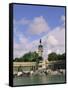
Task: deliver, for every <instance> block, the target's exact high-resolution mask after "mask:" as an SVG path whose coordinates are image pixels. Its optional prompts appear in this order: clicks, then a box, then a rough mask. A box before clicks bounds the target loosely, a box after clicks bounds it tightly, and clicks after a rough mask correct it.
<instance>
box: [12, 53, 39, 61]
mask: <svg viewBox="0 0 68 90" xmlns="http://www.w3.org/2000/svg"><path fill="white" fill-rule="evenodd" d="M38 57H39V56H38V53H36V52H28V53H26V54H24V55H23V56H22V57H20V58H15V60H14V61H16V62H32V61H36V59H38Z"/></svg>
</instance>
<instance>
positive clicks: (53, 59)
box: [48, 52, 66, 61]
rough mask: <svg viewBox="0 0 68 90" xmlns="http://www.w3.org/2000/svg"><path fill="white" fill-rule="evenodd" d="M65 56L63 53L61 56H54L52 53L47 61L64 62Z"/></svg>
mask: <svg viewBox="0 0 68 90" xmlns="http://www.w3.org/2000/svg"><path fill="white" fill-rule="evenodd" d="M65 56H66V55H65V53H63V54H56V53H54V52H52V53H50V54H49V55H48V60H49V61H55V60H65V59H66V57H65Z"/></svg>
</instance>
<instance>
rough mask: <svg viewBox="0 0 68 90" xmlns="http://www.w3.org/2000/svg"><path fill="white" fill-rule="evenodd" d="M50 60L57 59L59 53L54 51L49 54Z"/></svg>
mask: <svg viewBox="0 0 68 90" xmlns="http://www.w3.org/2000/svg"><path fill="white" fill-rule="evenodd" d="M48 60H49V61H54V60H57V54H56V53H54V52H52V53H50V54H49V55H48Z"/></svg>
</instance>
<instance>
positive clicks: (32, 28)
mask: <svg viewBox="0 0 68 90" xmlns="http://www.w3.org/2000/svg"><path fill="white" fill-rule="evenodd" d="M49 29H50V28H49V26H48V24H47V21H46V20H45V19H44V17H43V16H39V17H35V18H34V19H33V21H32V22H31V24H30V25H29V29H28V32H29V33H30V34H32V35H39V34H42V33H44V32H46V31H48V30H49Z"/></svg>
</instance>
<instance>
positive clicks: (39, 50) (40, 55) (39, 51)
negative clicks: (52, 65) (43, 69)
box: [38, 39, 43, 57]
mask: <svg viewBox="0 0 68 90" xmlns="http://www.w3.org/2000/svg"><path fill="white" fill-rule="evenodd" d="M39 43H40V44H39V46H38V54H39V57H42V55H43V45H42V40H41V39H40V42H39Z"/></svg>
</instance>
